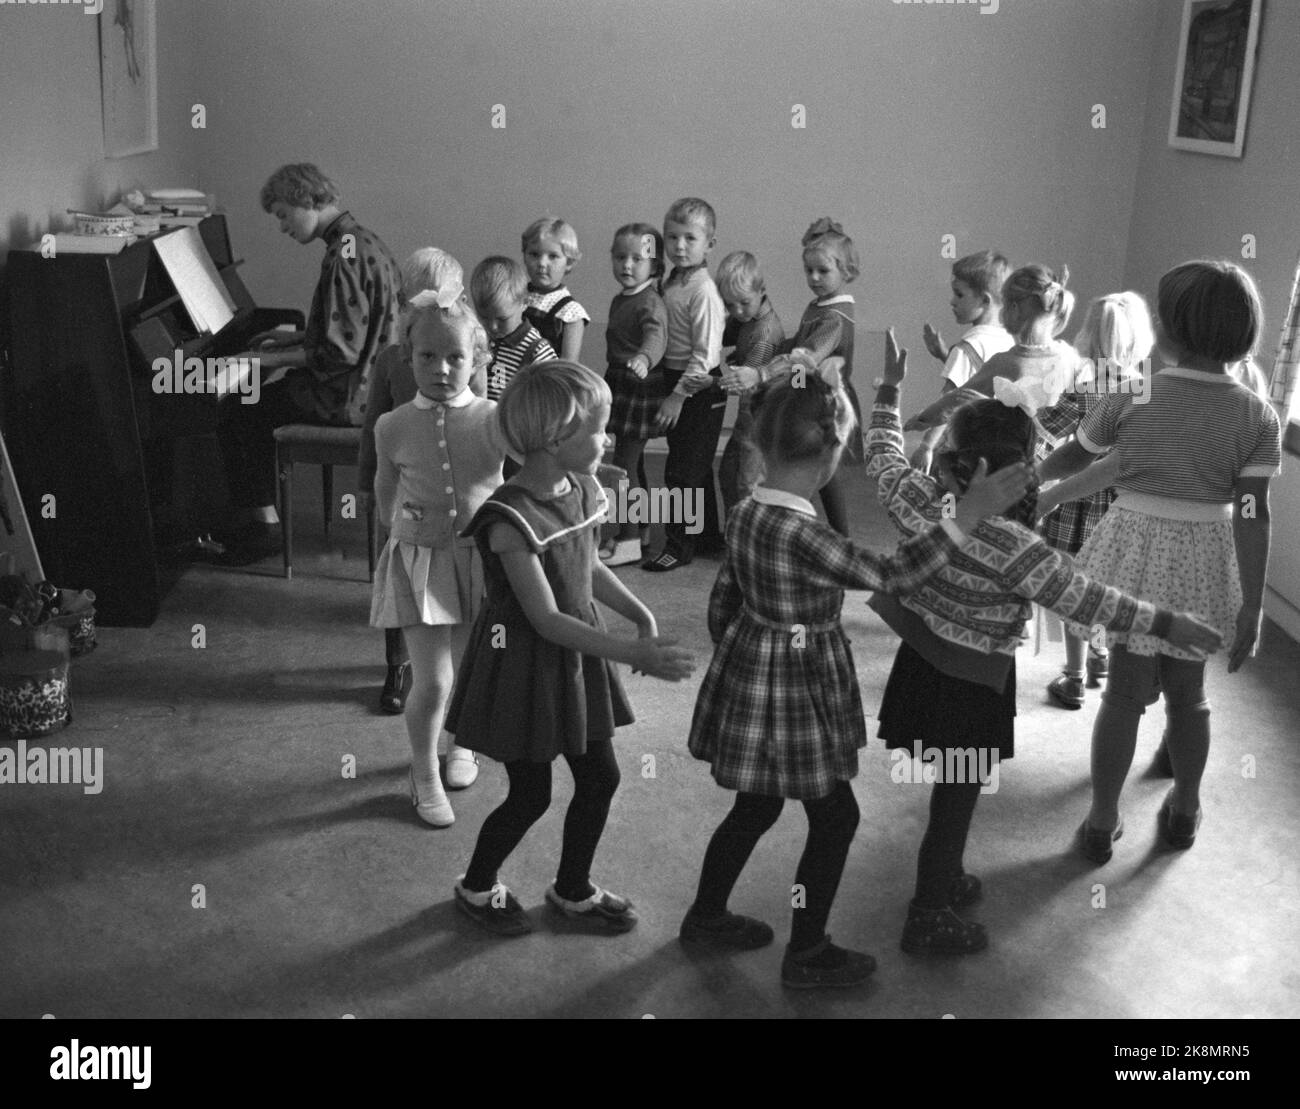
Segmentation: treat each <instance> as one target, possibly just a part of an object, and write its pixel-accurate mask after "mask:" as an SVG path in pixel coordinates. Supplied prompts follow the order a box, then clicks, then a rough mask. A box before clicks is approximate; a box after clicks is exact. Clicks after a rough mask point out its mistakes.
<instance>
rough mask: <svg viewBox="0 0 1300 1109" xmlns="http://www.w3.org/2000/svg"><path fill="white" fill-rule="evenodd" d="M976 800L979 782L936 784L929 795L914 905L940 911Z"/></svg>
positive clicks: (949, 890) (956, 873)
mask: <svg viewBox="0 0 1300 1109" xmlns="http://www.w3.org/2000/svg"><path fill="white" fill-rule="evenodd" d="M979 798H980V783H979V782H978V781H976V782H936V783H935V784H934V792H933V793H931V794H930V823H929V826H928V827H927V828H926V829H925V837H924V838H923V839H922V840H921V853H920V855H919V856H918V857H917V860H916V905H917V908H920V909H944V908H947V907H948V901H949V899H950V897H951V894H952V883H953V880H954V879H955V878H957V877H958V876H959V875H960V874H961V872H962V863H961V860H962V856H963V855H965V853H966V833H967V832H969V831H970V822H971V818H972V817H973V816H974V815H975V802H976V801H978V800H979Z"/></svg>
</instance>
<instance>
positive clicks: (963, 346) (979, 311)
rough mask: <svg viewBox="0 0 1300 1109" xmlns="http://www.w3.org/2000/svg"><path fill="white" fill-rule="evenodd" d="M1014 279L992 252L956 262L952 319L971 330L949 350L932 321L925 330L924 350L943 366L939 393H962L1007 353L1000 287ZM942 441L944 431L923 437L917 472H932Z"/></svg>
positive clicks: (917, 454) (936, 430)
mask: <svg viewBox="0 0 1300 1109" xmlns="http://www.w3.org/2000/svg"><path fill="white" fill-rule="evenodd" d="M1010 276H1011V265H1010V263H1008V262H1007V260H1006V258H1005V257H1004V256H1003V255H1001V254H999V253H997V252H996V251H992V250H981V251H980V252H979V253H977V254H968V255H966V257H965V258H958V259H957V261H955V262H954V263H953V264H952V299H951V300H950V301H949V302H948V304H949V307H950V308H952V314H953V317H954V318H955V319H956V320H957V322H958V323H959V324H961V325H962V326H963V327H965V328H966V329H967V330H966V331H965V332H964V333H963V335H962V337H961V338H960V339H958V340H957V342H955V343H954V344H953V345H952V346H951V347H949V346H948V345H947V344H946V343H945V342H944V341H943V336H942V335H941V334H940V333H939V332H938V331H936V330H935V329H934V328H933V327H931V326H930V325H929V324H928V323H927V324H926V325H925V327H924V328H923V329H922V334H923V336H924V338H925V349H926V350H928V351H929V352H930V353H931V354H932V355H934V357H935V358H937V359H939V361H940V362H942V363H943V385H942V386H941V389H940V393H941V394H942V393H948V392H951V391H952V390H953V389H960V388H961V387H962V386H963V385H965V384H966V382H968V381H969V380H970V379H971V378H972V377H974V376H975V375H976V374H977V373H979V371H980V370H981V369H982V368H983V366H984V363H985V362H987V361H988V360H989V359H990V358H992V357H993V355H995V354H999V353H1001V352H1002V351H1004V350H1009V349H1010V348H1011V346H1012V344H1013V343H1014V342H1015V339H1014V338H1012V336H1011V333H1010V332H1008V331H1007V329H1006V328H1005V327H1003V326H1002V321H1001V319H1000V318H999V317H1000V316H1001V312H1002V286H1003V285H1004V284H1006V280H1007V278H1008V277H1010ZM942 438H943V428H942V427H935V428H931V429H930V430H929V431H927V432H926V433H925V435H924V436H923V437H922V439H921V443H920V445H919V446H918V447H917V448H916V450H915V451H914V452H913V454H912V466H913V467H914V468H915V469H917V470H926V471H928V470H929V469H930V465H931V463H932V462H933V461H934V448H935V446H936V445H937V444H938V442H939V440H940V439H942Z"/></svg>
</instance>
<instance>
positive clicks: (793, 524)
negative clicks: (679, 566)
mask: <svg viewBox="0 0 1300 1109" xmlns="http://www.w3.org/2000/svg"><path fill="white" fill-rule="evenodd" d="M822 372H823V373H824V374H825V376H818V373H817V370H816V368H814V372H813V373H812V374H810V375H809V377H808V379H807V381H806V382H805V383H804V384H803V387H799V386H798V385H796V383H794V382H791V381H789V380H774V381H771V382H769V383H768V384H766V385H763V386H761V387H760V388H759V390H758V393H757V395H756V398H755V411H754V441H755V443H756V444H757V446H758V449H759V450H760V451H761V452H762V457H763V463H764V466H765V468H766V476H765V477H764V479H763V483H762V484H761V485H758V486H757V487H756V488H755V489H754V493H753V496H752V497H751V498H749V499H748V500H746V501H744V502H743V503H741V504H740V505H739V506H737V508H736V510H735V511H734V512H733V513H732V514H731V517H730V518H729V519H728V521H727V555H726V559H725V561H724V563H723V566H722V570H721V571H720V572H719V574H718V578H717V581H716V582H715V583H714V586H713V593H712V596H711V597H710V600H709V634H710V635H711V636H712V638H713V642H714V644H715V651H714V655H713V661H712V663H711V664H710V666H709V671H708V674H707V675H706V677H705V679H704V682H703V684H702V685H701V687H700V693H699V698H698V700H697V701H696V705H695V716H694V720H693V722H692V725H691V734H690V744H689V745H690V751H691V754H693V755H694V756H695V757H696V758H698V759H703V760H705V761H707V762H710V763H712V766H713V776H714V778H715V779H716V780H717V783H718V785H720V786H722V787H723V788H724V789H734V790H736V801H735V805H734V806H733V808H732V810H731V812H730V813H729V814H728V816H727V817H726V819H725V820H724V821H723V822H722V824H721V825H720V826H719V827H718V829H717V831H716V832H714V834H713V837H712V839H711V840H710V841H709V847H708V851H707V852H706V853H705V856H704V865H703V869H702V871H701V874H700V883H699V891H698V893H697V895H696V898H695V903H694V904H693V905H692V906H691V909H690V911H689V912H688V913H687V914H686V918H685V919H684V920H683V922H682V927H681V938H682V940H683V941H684V942H688V943H705V944H710V945H715V946H724V947H734V948H740V949H752V948H757V947H762V946H764V945H766V944H768V943H771V942H772V939H773V933H772V929H771V928H770V927H769V926H768V925H767V924H764V923H763V922H762V921H759V920H754V919H752V918H750V917H744V916H740V915H738V914H734V913H729V912H728V911H727V899H728V897H729V896H730V894H731V891H732V889H733V887H734V886H735V884H736V880H737V879H738V878H739V877H740V872H741V869H742V868H743V867H744V865H745V862H746V861H747V860H748V858H749V856H750V853H751V852H752V851H753V849H754V847H755V846H756V844H757V843H758V840H759V838H760V837H761V836H762V835H763V834H764V832H766V831H767V830H768V829H769V828H771V827H772V825H773V824H775V823H776V820H777V817H778V816H779V815H780V813H781V809H782V807H783V805H784V803H785V798H787V797H790V798H795V799H798V800H801V801H802V802H803V804H804V809H805V811H806V813H807V815H808V839H807V844H806V846H805V848H804V853H803V858H802V859H801V860H800V863H799V868H798V871H797V872H796V874H795V882H796V883H797V887H798V888H799V889H801V890H802V891H804V895H805V898H806V900H805V901H804V902H803V904H802V905H800V907H797V908H795V910H794V914H793V924H792V928H791V935H790V944H789V947H788V948H787V949H786V955H785V959H784V961H783V963H782V966H781V979H782V982H783V983H784V984H785V985H787V986H790V987H794V988H813V987H817V986H852V985H856V984H858V983H860V982H863V981H865V980H866V978H867V976H868V975H870V974H871V972H872V971H873V970H874V969H875V960H874V959H873V958H872V957H871V956H870V955H864V954H860V953H858V952H854V951H846V950H844V949H843V948H840V947H837V946H835V945H834V944H832V943H831V940H830V937H829V936H827V935H826V931H825V928H826V922H827V918H828V916H829V914H830V909H831V903H832V901H833V900H834V898H835V891H836V889H837V888H838V887H839V882H840V876H841V874H842V872H843V869H844V860H845V857H846V856H847V854H848V850H849V844H850V843H851V841H852V839H853V833H854V829H856V828H857V825H858V805H857V802H856V800H855V799H854V797H853V791H852V789H851V788H850V786H849V781H850V780H851V779H852V778H853V777H854V776H855V775H856V774H857V772H858V749H859V748H861V747H864V746H865V745H866V742H867V734H866V728H865V727H864V725H863V718H862V701H861V696H860V694H859V691H858V679H857V675H856V673H855V672H854V667H853V655H852V653H851V651H850V650H849V641H848V638H847V637H846V636H845V634H844V629H843V628H842V627H841V625H840V609H841V606H842V605H843V602H844V590H845V589H874V588H881V589H891V590H894V589H897V590H906V589H913V588H915V587H916V586H917V585H918V584H919V583H920V582H921V581H923V580H924V579H925V578H926V577H928V576H929V575H930V574H932V573H934V571H935V570H936V569H937V568H938V567H939V566H941V565H943V564H944V563H946V562H947V561H948V559H949V558H950V557H951V556H953V555H954V554H955V552H956V546H955V543H954V540H960V538H961V535H960V531H959V530H958V529H959V528H967V529H969V528H972V527H973V526H974V525H975V524H976V523H977V522H978V521H979V519H980V517H981V516H982V515H984V514H985V513H988V512H995V511H998V510H999V509H1001V508H1003V507H1005V506H1006V505H1007V504H1010V503H1012V502H1013V501H1015V500H1018V499H1019V498H1020V496H1021V495H1022V494H1023V492H1024V490H1025V486H1026V484H1027V478H1028V476H1029V471H1028V468H1027V467H1022V468H1021V469H1019V470H1018V471H1017V470H1016V469H1015V468H1014V467H1008V468H1007V469H1005V470H1003V472H1002V473H1001V474H1000V475H999V476H998V477H997V478H994V479H992V480H990V481H988V482H981V483H979V485H980V486H981V488H979V489H974V488H973V489H972V492H971V493H970V494H969V495H968V496H967V497H965V498H963V500H962V502H961V504H960V506H959V508H958V511H957V519H956V521H955V522H948V521H945V522H944V523H943V525H942V526H939V525H936V526H935V527H933V528H931V529H929V530H928V531H927V532H926V533H925V534H921V535H918V536H917V537H916V538H914V539H911V540H909V541H908V542H907V543H905V544H904V545H903V546H902V547H901V548H900V549H899V550H898V551H897V552H896V553H894V554H891V555H889V556H883V555H879V554H877V553H875V552H874V551H869V550H867V549H866V548H865V547H860V546H858V545H856V544H854V543H852V542H850V541H849V540H848V539H845V538H843V537H842V536H841V535H839V534H838V533H837V532H835V531H833V530H831V529H830V528H829V527H827V526H826V525H825V524H823V523H822V522H821V521H819V520H818V519H817V516H816V512H815V510H814V509H813V507H812V505H811V504H810V503H809V500H808V498H809V497H811V496H812V494H813V492H814V491H815V490H817V489H818V488H819V487H820V486H821V485H822V484H824V483H825V482H826V481H827V480H828V479H829V478H830V476H831V474H833V473H834V472H835V468H836V466H837V465H839V461H840V455H841V453H842V451H843V449H844V446H845V444H846V442H847V440H848V437H849V434H850V432H851V431H852V429H853V427H854V423H855V419H854V415H853V409H852V408H851V407H850V405H849V399H848V396H847V394H846V393H845V391H844V388H843V384H842V382H841V379H840V376H839V370H838V359H832V360H830V362H828V363H825V364H824V365H823V368H822ZM945 533H947V534H945Z"/></svg>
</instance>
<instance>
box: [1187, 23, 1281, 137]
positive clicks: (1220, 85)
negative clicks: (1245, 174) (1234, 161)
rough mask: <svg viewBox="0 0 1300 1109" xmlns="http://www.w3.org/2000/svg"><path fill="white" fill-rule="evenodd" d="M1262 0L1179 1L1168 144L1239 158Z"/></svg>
mask: <svg viewBox="0 0 1300 1109" xmlns="http://www.w3.org/2000/svg"><path fill="white" fill-rule="evenodd" d="M1263 6H1264V0H1184V3H1183V21H1182V27H1181V29H1180V30H1179V33H1178V66H1177V69H1176V71H1175V74H1174V96H1173V103H1172V104H1171V106H1170V112H1169V145H1170V146H1173V147H1177V148H1179V149H1180V150H1194V151H1196V152H1198V153H1200V154H1218V155H1221V156H1223V157H1226V158H1240V157H1241V156H1242V151H1243V150H1244V148H1245V144H1246V116H1247V113H1248V111H1249V109H1250V89H1251V84H1252V82H1253V80H1254V76H1255V55H1256V53H1257V51H1258V48H1259V24H1260V16H1261V13H1262V10H1263Z"/></svg>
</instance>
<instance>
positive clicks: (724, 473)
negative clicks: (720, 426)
mask: <svg viewBox="0 0 1300 1109" xmlns="http://www.w3.org/2000/svg"><path fill="white" fill-rule="evenodd" d="M716 280H717V283H718V292H719V293H720V294H721V295H722V304H723V306H724V307H725V308H726V310H727V315H728V316H729V317H730V319H729V320H728V322H727V327H726V330H725V331H724V332H723V336H722V345H723V346H730V347H732V348H733V349H732V351H731V353H730V354H729V355H727V362H728V363H729V364H730V365H732V366H764V365H766V364H767V363H768V362H770V361H772V359H773V358H775V357H776V352H777V350H778V349H779V348H780V346H781V343H782V342H783V341H784V339H785V331H784V330H783V329H782V327H781V319H780V317H779V316H777V314H776V309H775V308H773V307H772V302H771V301H770V300H768V299H767V292H766V283H765V282H764V281H763V272H762V271H761V270H760V269H759V268H758V259H757V258H755V257H754V256H753V255H752V254H749V253H746V252H745V251H743V250H738V251H736V252H734V253H732V254H728V255H727V256H726V257H725V258H724V259H722V261H721V262H719V263H718V276H717V279H716ZM752 427H753V415H752V413H751V411H750V394H749V393H742V394H741V395H740V404H739V406H738V407H737V409H736V423H735V425H734V426H733V427H732V429H731V438H730V439H729V440H728V441H727V446H726V449H725V450H724V451H723V452H722V460H721V461H720V462H719V463H718V484H719V485H720V486H721V487H722V508H723V513H724V517H730V515H731V510H732V509H733V508H735V507H736V505H737V504H738V503H739V502H740V501H741V500H742V499H743V498H745V497H747V496H749V494H750V493H751V492H752V491H753V488H754V486H755V485H757V484H758V482H759V480H760V479H761V478H762V476H763V458H762V455H761V454H759V451H758V448H757V447H755V446H754V442H753V437H752Z"/></svg>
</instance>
